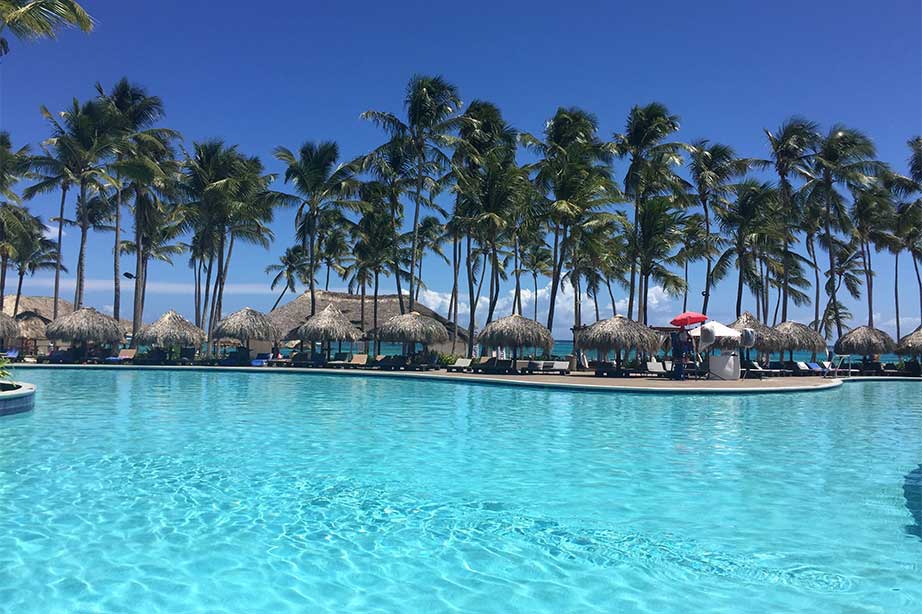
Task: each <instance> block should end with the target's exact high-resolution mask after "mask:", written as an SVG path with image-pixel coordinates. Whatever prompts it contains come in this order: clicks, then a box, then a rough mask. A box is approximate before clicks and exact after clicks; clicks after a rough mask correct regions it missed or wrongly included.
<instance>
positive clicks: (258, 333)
mask: <svg viewBox="0 0 922 614" xmlns="http://www.w3.org/2000/svg"><path fill="white" fill-rule="evenodd" d="M222 337H227V338H229V339H238V340H240V341H243V342H244V343H246V342H247V341H251V340H253V341H277V340H278V339H281V337H282V333H281V332H279V329H278V327H277V326H276V325H275V324H273V322H272V320H270V319H269V318H268V316H266V315H264V314H262V313H260V312H258V311H256V310H255V309H253V308H251V307H244V308H243V309H241V310H240V311H235V312H234V313H232V314H230V315H229V316H227V317H226V318H224V319H223V320H221V321H220V322H218V325H217V326H215V329H214V338H215V339H221V338H222Z"/></svg>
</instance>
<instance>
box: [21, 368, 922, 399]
mask: <svg viewBox="0 0 922 614" xmlns="http://www.w3.org/2000/svg"><path fill="white" fill-rule="evenodd" d="M11 367H13V368H22V369H24V370H28V369H104V370H132V371H156V370H161V371H180V372H182V371H206V372H208V371H211V372H219V373H226V372H243V373H286V374H291V375H295V374H307V375H310V374H317V375H336V376H343V377H384V378H392V379H399V378H413V379H421V380H432V381H441V382H454V383H459V384H482V385H493V386H522V387H530V388H554V389H561V390H572V391H582V392H601V393H619V392H625V393H632V394H633V393H639V394H696V395H697V394H704V395H710V394H716V395H728V394H729V395H733V394H737V395H740V394H778V393H784V392H819V391H824V390H831V389H833V388H838V387H840V386H841V385H842V384H843V378H829V379H826V380H825V381H824V382H823V383H818V384H813V385H809V386H797V385H792V386H780V387H763V386H740V387H733V388H718V387H708V386H704V385H698V386H662V387H652V388H651V387H646V386H631V385H610V384H609V385H606V384H589V383H579V382H550V381H546V380H543V381H537V380H527V379H523V380H513V379H506V378H502V377H489V376H480V375H478V376H477V377H476V378H475V377H464V376H463V375H457V374H455V375H449V374H447V373H433V372H425V371H371V370H365V369H324V368H314V367H312V368H303V369H302V368H296V367H219V366H205V365H188V366H178V365H51V364H32V363H16V364H15V365H11ZM862 379H863V380H864V379H884V380H896V379H899V378H895V377H883V378H870V377H867V378H862ZM904 379H905V378H904ZM909 379H911V378H909ZM741 381H743V380H741Z"/></svg>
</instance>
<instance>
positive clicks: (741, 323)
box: [714, 311, 781, 352]
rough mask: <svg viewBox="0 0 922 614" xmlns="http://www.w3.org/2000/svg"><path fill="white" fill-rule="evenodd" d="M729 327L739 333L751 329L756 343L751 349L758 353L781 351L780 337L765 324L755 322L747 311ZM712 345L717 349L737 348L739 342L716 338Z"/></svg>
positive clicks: (753, 317)
mask: <svg viewBox="0 0 922 614" xmlns="http://www.w3.org/2000/svg"><path fill="white" fill-rule="evenodd" d="M729 326H730V328H732V329H733V330H735V331H737V332H739V333H742V332H743V330H744V329H747V328H750V329H752V330H753V331H754V332H755V334H756V342H755V345H754V346H753V347H754V348H755V349H757V350H759V351H762V352H777V351H778V350H780V349H781V335H779V334H778V333H777V332H775V331H774V330H773V329H771V328H769V327H768V326H766V325H765V324H762V322H760V321H759V320H757V319H756V317H755V316H754V315H752V314H751V313H749V312H748V311H744V312H743V313H742V315H740V317H738V318H737V319H736V320H735V321H734V322H733V324H730V325H729ZM714 345H716V346H717V347H737V346H739V340H738V339H736V340H732V341H731V340H729V339H719V338H718V340H717V342H716V343H715V344H714Z"/></svg>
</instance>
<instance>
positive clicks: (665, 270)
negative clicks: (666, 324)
mask: <svg viewBox="0 0 922 614" xmlns="http://www.w3.org/2000/svg"><path fill="white" fill-rule="evenodd" d="M638 222H639V223H640V229H641V230H640V233H639V234H637V235H636V236H637V237H638V241H637V245H636V248H635V249H636V253H637V270H638V273H639V279H638V281H639V282H640V287H639V292H638V299H639V302H638V309H637V316H638V317H637V319H638V321H639V322H641V323H642V324H646V323H647V311H648V310H647V307H648V302H649V292H650V281H654V282H656V283H658V284H659V285H660V286H661V287H662V288H663V290H664V291H665V292H666V294H673V295H676V294H679V293H680V292H683V291H684V290H685V282H684V281H683V280H682V278H681V277H679V276H678V275H676V274H675V273H674V272H672V270H671V268H670V266H671V265H674V264H676V261H677V257H676V253H675V252H676V248H677V247H678V246H679V245H681V243H682V233H681V229H682V227H683V226H684V225H685V222H686V216H685V214H684V213H683V212H682V210H681V209H680V208H678V207H677V201H676V200H675V199H672V198H669V197H665V196H659V197H656V198H653V199H651V200H649V201H647V202H645V203H644V206H643V207H642V209H641V215H640V217H639V219H638Z"/></svg>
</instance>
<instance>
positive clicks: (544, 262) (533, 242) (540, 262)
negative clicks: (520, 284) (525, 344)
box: [522, 232, 553, 322]
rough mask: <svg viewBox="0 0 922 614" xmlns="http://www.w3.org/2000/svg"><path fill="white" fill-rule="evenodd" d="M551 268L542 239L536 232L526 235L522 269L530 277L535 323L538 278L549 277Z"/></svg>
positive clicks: (546, 247) (547, 252)
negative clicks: (529, 274)
mask: <svg viewBox="0 0 922 614" xmlns="http://www.w3.org/2000/svg"><path fill="white" fill-rule="evenodd" d="M552 266H553V261H552V260H551V249H550V248H549V247H548V246H547V242H546V241H545V240H544V237H543V236H542V235H541V234H540V233H537V232H535V233H532V234H531V235H528V236H527V237H526V238H525V239H524V240H523V242H522V268H523V269H524V270H526V271H528V272H529V273H531V277H532V286H533V287H532V292H533V293H534V294H533V299H534V316H533V317H534V320H535V322H537V321H538V276H539V275H541V276H547V275H550V274H551V268H552Z"/></svg>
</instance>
